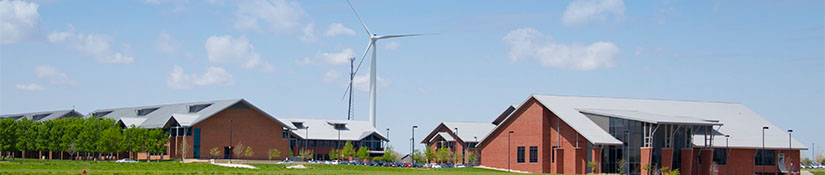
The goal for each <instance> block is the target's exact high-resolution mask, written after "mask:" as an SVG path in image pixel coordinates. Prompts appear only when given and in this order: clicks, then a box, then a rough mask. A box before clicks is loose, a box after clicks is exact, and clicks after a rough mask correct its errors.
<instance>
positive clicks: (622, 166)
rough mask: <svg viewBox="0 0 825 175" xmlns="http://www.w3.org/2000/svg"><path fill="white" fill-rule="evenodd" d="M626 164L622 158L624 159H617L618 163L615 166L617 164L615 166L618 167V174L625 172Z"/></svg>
mask: <svg viewBox="0 0 825 175" xmlns="http://www.w3.org/2000/svg"><path fill="white" fill-rule="evenodd" d="M626 165H627V161H626V160H624V159H621V160H619V163H617V164H616V166H618V167H616V168H618V169H619V174H624V173H625V172H627V166H626Z"/></svg>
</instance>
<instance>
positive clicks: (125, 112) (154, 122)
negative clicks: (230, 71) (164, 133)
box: [88, 99, 286, 128]
mask: <svg viewBox="0 0 825 175" xmlns="http://www.w3.org/2000/svg"><path fill="white" fill-rule="evenodd" d="M204 106H205V107H204ZM244 107H249V108H251V109H253V110H257V111H259V112H261V113H263V114H264V115H266V116H267V117H269V118H271V119H272V120H274V121H276V122H279V123H281V124H282V125H284V126H286V124H284V123H283V122H281V121H279V120H278V119H276V118H275V117H272V116H271V115H269V114H267V113H266V112H264V111H262V110H260V109H258V108H257V107H255V106H254V105H252V104H250V103H249V102H247V101H246V100H244V99H232V100H216V101H200V102H189V103H177V104H163V105H148V106H138V107H124V108H112V109H98V110H95V111H93V112H91V113H89V115H88V116H89V117H91V116H94V115H102V116H96V117H106V118H111V119H115V120H119V121H121V122H122V123H123V124H124V125H126V126H127V127H128V126H130V125H131V124H135V126H138V127H142V128H164V127H169V124H170V123H169V122H170V121H171V122H176V124H177V125H180V126H193V125H195V124H197V123H198V122H200V121H203V120H205V119H207V118H209V117H212V115H215V114H217V113H218V112H221V111H223V110H224V109H228V108H244ZM127 123H128V124H127Z"/></svg>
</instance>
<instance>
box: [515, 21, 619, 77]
mask: <svg viewBox="0 0 825 175" xmlns="http://www.w3.org/2000/svg"><path fill="white" fill-rule="evenodd" d="M502 40H504V42H505V43H507V44H509V45H510V46H511V50H510V53H509V54H508V57H509V58H510V60H512V61H518V60H521V59H528V58H535V59H538V60H539V62H540V63H541V65H542V66H547V67H554V68H561V69H569V70H581V71H588V70H594V69H598V68H605V67H612V66H613V58H614V57H616V55H618V54H619V48H618V47H616V46H615V45H614V44H613V43H610V42H604V41H599V42H595V43H592V44H590V45H587V46H582V45H575V44H574V45H564V44H558V43H554V42H553V41H552V40H550V37H549V36H545V35H544V34H542V33H541V32H539V31H537V30H536V29H533V28H522V29H516V30H513V31H511V32H510V33H507V36H505V37H504V38H502Z"/></svg>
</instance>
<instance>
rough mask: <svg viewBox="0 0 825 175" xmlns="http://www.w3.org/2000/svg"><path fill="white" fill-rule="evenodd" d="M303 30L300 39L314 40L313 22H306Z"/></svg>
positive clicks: (305, 40)
mask: <svg viewBox="0 0 825 175" xmlns="http://www.w3.org/2000/svg"><path fill="white" fill-rule="evenodd" d="M303 32H304V35H303V36H301V41H304V42H311V41H315V25H314V24H307V26H306V27H304V31H303Z"/></svg>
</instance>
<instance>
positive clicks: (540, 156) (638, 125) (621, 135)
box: [448, 95, 807, 175]
mask: <svg viewBox="0 0 825 175" xmlns="http://www.w3.org/2000/svg"><path fill="white" fill-rule="evenodd" d="M499 118H500V117H499ZM494 123H498V125H497V126H496V127H495V128H494V129H493V130H492V131H491V132H490V133H489V135H488V136H487V137H485V138H484V139H483V140H482V141H481V142H480V143H479V148H480V149H481V154H482V157H481V164H482V165H483V166H486V167H492V168H498V169H505V170H506V169H512V170H518V171H527V172H532V173H554V174H586V173H611V174H616V173H619V169H620V168H624V169H627V171H625V172H629V174H647V173H648V172H647V171H646V170H644V169H642V167H643V166H645V165H651V167H652V169H659V167H669V168H670V169H679V171H681V174H685V175H708V174H722V173H725V174H727V173H732V174H776V173H788V172H789V171H797V170H799V167H798V165H799V151H800V150H805V149H807V147H805V145H803V144H801V143H799V142H798V141H796V140H794V139H792V138H790V137H789V136H788V135H787V134H786V133H785V130H782V129H780V128H778V127H776V126H774V125H773V124H771V123H770V122H768V121H767V120H765V119H763V118H762V117H760V116H759V115H758V114H756V113H755V112H753V111H751V110H750V109H748V108H747V107H746V106H745V105H742V104H735V103H724V102H697V101H676V100H652V99H629V98H607V97H576V96H555V95H532V96H530V97H529V98H527V99H526V100H525V101H524V102H523V103H522V104H521V105H519V107H518V108H516V109H515V110H514V111H513V112H512V114H510V115H508V116H506V117H505V118H504V119H501V120H499V119H496V120H495V122H494ZM763 127H767V129H763ZM763 132H764V148H765V150H764V151H760V150H762V147H763V140H762V133H763ZM448 133H449V132H448ZM725 135H729V136H730V137H729V138H726V137H725ZM789 142H790V143H789ZM727 148H729V149H727ZM620 160H625V161H626V162H627V164H626V166H625V167H620V166H619V162H620ZM588 162H594V163H596V166H597V167H590V166H588ZM591 168H595V172H592V171H591Z"/></svg>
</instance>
